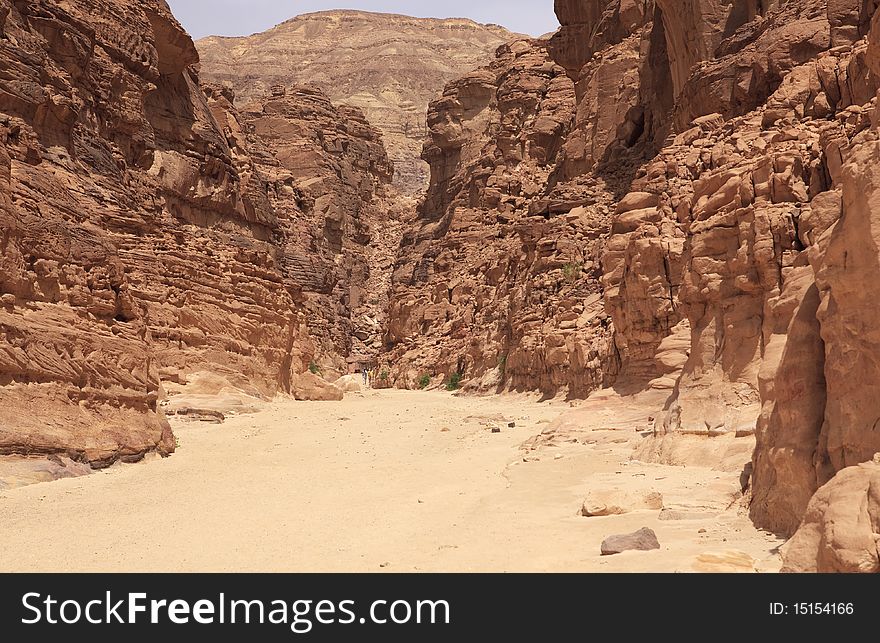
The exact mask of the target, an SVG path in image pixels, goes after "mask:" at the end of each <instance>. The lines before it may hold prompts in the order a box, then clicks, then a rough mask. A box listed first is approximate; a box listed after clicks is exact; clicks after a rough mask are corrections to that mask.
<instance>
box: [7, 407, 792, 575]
mask: <svg viewBox="0 0 880 643" xmlns="http://www.w3.org/2000/svg"><path fill="white" fill-rule="evenodd" d="M566 412H570V410H569V408H568V404H566V403H564V402H559V401H551V402H549V403H548V402H543V403H538V402H537V401H536V398H527V397H518V396H514V397H510V396H507V397H503V398H501V397H489V398H468V397H456V396H450V395H448V394H446V393H439V392H420V393H415V392H406V391H371V392H369V393H366V394H353V395H349V396H347V398H346V399H345V401H343V402H338V403H336V402H334V403H313V402H293V401H287V400H283V401H282V400H280V398H279V401H276V402H275V403H271V404H267V406H266V408H265V409H263V410H261V411H260V412H259V413H257V414H253V415H241V416H238V417H232V418H230V419H228V420H227V422H226V423H225V424H222V425H207V424H204V423H198V422H196V423H187V424H184V423H180V422H178V423H177V424H176V425H175V427H174V428H175V433H176V435H177V436H178V438H179V442H180V446H179V449H178V451H177V452H176V453H175V454H174V455H173V456H171V457H169V458H166V459H155V460H151V461H148V462H145V463H141V464H135V465H116V466H114V467H112V468H110V469H108V470H105V471H102V472H98V473H95V474H92V475H88V476H84V477H81V478H75V479H65V480H59V481H56V482H52V483H47V484H36V485H30V486H26V487H21V488H17V489H7V490H4V491H2V492H0V514H2V516H3V520H2V521H0V569H2V570H4V571H6V570H13V569H14V570H16V571H31V570H33V571H43V570H53V569H56V570H57V569H66V570H69V571H123V570H124V571H169V570H177V571H245V570H247V571H377V572H412V571H468V570H476V571H545V570H554V571H557V570H558V571H606V570H607V571H622V570H630V571H755V570H760V571H763V570H772V569H775V568H778V561H777V557H776V556H775V554H774V553H773V550H774V548H775V547H776V546H777V545H778V544H779V541H777V540H776V539H774V538H772V537H769V536H767V535H766V534H764V533H762V532H759V531H757V530H756V529H755V528H754V527H753V526H752V525H751V523H750V522H749V521H748V520H747V518H746V517H745V516H744V515H743V514H742V512H741V510H738V509H737V508H735V507H734V508H732V509H729V510H728V509H727V505H728V503H729V500H728V499H727V497H726V494H727V493H728V492H729V490H730V488H731V485H733V486H735V484H736V479H737V475H736V474H731V473H721V472H718V471H712V470H709V469H702V468H700V467H689V468H684V467H667V466H662V465H656V464H644V463H639V462H636V461H629V458H630V457H631V454H632V447H633V445H634V441H638V440H639V439H640V437H639V436H640V434H639V433H637V432H634V431H632V430H631V429H629V430H625V431H624V430H618V431H604V432H603V431H594V433H595V436H596V437H595V438H593V439H589V440H584V439H581V440H579V441H578V442H575V441H573V440H575V438H574V437H572V438H571V440H563V441H561V442H559V443H557V444H554V445H545V446H542V447H538V448H535V447H530V446H526V445H532V444H535V442H534V441H533V440H531V438H532V437H533V436H535V435H536V434H540V433H541V432H543V431H545V430H547V429H548V428H551V429H552V428H554V427H555V428H556V429H557V430H560V429H561V428H564V422H562V423H560V420H558V419H557V418H559V416H560V415H561V414H564V413H566ZM611 413H617V411H616V410H615V409H610V412H609V415H608V416H609V417H610V414H611ZM617 415H618V417H619V413H617ZM602 416H603V414H602V413H596V414H595V417H596V418H597V421H599V418H601V417H602ZM511 423H513V424H515V427H509V426H508V425H509V424H511ZM493 427H496V428H501V432H500V433H493V432H492V428H493ZM584 442H594V443H593V444H585V443H584ZM644 485H650V486H651V487H652V488H656V489H657V490H658V491H661V492H662V493H663V496H664V504H665V507H664V510H663V512H658V511H657V510H651V511H634V512H632V513H629V514H627V515H622V516H609V517H600V518H584V517H581V516H579V515H577V514H578V510H579V509H580V506H581V503H582V502H583V499H584V495H585V494H586V493H587V492H589V491H591V490H592V491H596V490H601V489H615V490H637V489H639V488H642V487H643V486H644ZM681 502H686V503H687V505H688V506H687V507H683V506H682V505H681V504H680V503H681ZM697 505H699V507H698V508H696V507H697ZM683 511H684V513H685V514H686V513H687V512H688V511H696V513H692V514H690V515H684V516H683V515H682V512H683ZM663 513H665V514H667V515H668V516H671V517H672V518H673V519H671V520H665V519H661V518H662V514H663ZM644 526H647V527H650V528H652V529H654V530H655V531H656V532H657V534H658V537H659V540H660V543H661V547H662V549H661V550H658V551H654V552H627V553H625V554H622V555H619V556H612V557H600V555H599V545H600V543H601V541H602V540H603V539H604V538H605V537H607V536H609V535H611V534H618V533H627V532H631V531H634V530H637V529H639V528H641V527H644Z"/></svg>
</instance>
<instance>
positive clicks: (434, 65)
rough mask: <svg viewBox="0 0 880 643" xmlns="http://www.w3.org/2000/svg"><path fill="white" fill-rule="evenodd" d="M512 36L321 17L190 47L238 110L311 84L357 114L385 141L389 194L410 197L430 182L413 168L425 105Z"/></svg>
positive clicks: (443, 24) (366, 17) (405, 21)
mask: <svg viewBox="0 0 880 643" xmlns="http://www.w3.org/2000/svg"><path fill="white" fill-rule="evenodd" d="M513 37H514V34H511V33H510V32H508V31H507V30H505V29H504V28H502V27H499V26H497V25H481V24H477V23H475V22H472V21H470V20H461V19H447V20H438V19H428V18H410V17H407V16H399V15H391V14H378V13H367V12H363V11H324V12H320V13H312V14H307V15H303V16H298V17H296V18H293V19H291V20H288V21H287V22H284V23H282V24H280V25H278V26H277V27H275V28H273V29H270V30H268V31H266V32H264V33H260V34H255V35H252V36H248V37H242V38H224V37H209V38H203V39H201V40H199V41H198V42H197V43H196V45H197V47H198V49H199V52H200V54H201V59H202V74H203V76H204V77H205V78H206V79H209V80H212V81H218V82H230V83H231V84H232V86H233V88H234V89H235V93H236V95H237V96H238V98H239V101H240V102H242V103H244V102H247V101H249V100H251V99H253V98H258V97H260V96H261V95H263V94H266V93H268V92H269V90H270V88H271V87H272V86H274V85H293V84H302V83H314V84H316V85H317V86H318V87H320V88H321V89H323V90H324V91H325V92H326V93H327V94H328V95H329V96H330V98H331V99H332V100H333V101H334V102H335V103H339V102H343V103H345V104H347V105H351V106H354V107H358V108H360V109H361V110H363V112H364V113H365V114H366V116H367V118H368V120H369V121H370V122H371V123H372V124H373V125H375V126H376V127H378V128H379V129H380V130H381V131H382V133H383V135H384V139H385V142H386V145H387V147H388V151H389V154H390V156H391V159H392V161H393V162H394V165H395V168H396V177H395V185H396V186H397V187H398V188H400V189H401V190H402V191H404V192H406V193H409V194H416V193H418V192H420V191H422V190H423V189H424V187H425V186H426V185H427V182H428V177H427V174H428V168H427V166H426V165H425V164H424V163H422V162H421V161H420V160H419V149H420V148H421V145H422V142H423V141H424V138H425V108H426V106H427V105H428V102H429V101H431V100H432V99H433V98H434V97H435V96H436V95H437V94H438V93H439V92H440V91H442V89H443V86H444V85H445V84H446V83H448V82H449V81H451V80H453V79H455V78H457V77H458V76H461V75H462V74H464V73H467V72H469V71H471V70H472V69H474V68H476V67H478V66H480V65H482V64H485V63H486V62H488V61H489V60H490V59H491V57H492V54H493V52H494V51H495V49H496V48H497V47H498V46H499V45H501V44H503V43H504V42H506V41H508V40H510V39H512V38H513Z"/></svg>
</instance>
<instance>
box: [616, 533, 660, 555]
mask: <svg viewBox="0 0 880 643" xmlns="http://www.w3.org/2000/svg"><path fill="white" fill-rule="evenodd" d="M654 549H660V542H659V541H658V540H657V534H655V533H654V530H653V529H648V528H647V527H643V528H642V529H639V530H638V531H636V532H633V533H631V534H620V535H617V536H608V538H606V539H605V540H603V541H602V548H601V550H602V555H603V556H613V555H614V554H622V553H623V552H625V551H651V550H654Z"/></svg>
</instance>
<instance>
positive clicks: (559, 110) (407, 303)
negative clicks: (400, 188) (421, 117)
mask: <svg viewBox="0 0 880 643" xmlns="http://www.w3.org/2000/svg"><path fill="white" fill-rule="evenodd" d="M573 108H574V87H573V84H572V82H571V80H570V79H569V78H568V77H567V75H566V73H565V70H564V69H563V68H562V67H560V66H558V65H555V64H554V63H553V62H552V61H551V60H550V59H549V57H548V54H547V50H546V44H544V43H541V42H537V41H526V40H522V41H517V42H515V43H512V44H510V45H507V46H504V47H502V48H501V49H500V50H499V55H498V58H497V60H496V62H495V63H494V64H493V65H492V66H490V67H488V68H483V69H480V70H477V71H475V72H474V73H472V74H470V75H468V76H466V77H465V78H463V79H461V80H460V81H458V82H456V83H453V84H451V85H450V86H449V87H447V90H446V92H445V93H444V95H443V97H442V98H441V99H440V100H438V101H435V102H434V103H433V104H432V105H431V109H430V115H429V121H428V124H429V129H430V131H431V139H430V141H429V143H428V144H427V145H426V146H425V151H424V158H425V159H426V160H427V161H428V162H429V163H430V164H431V168H432V172H431V187H430V189H429V191H428V194H427V196H426V198H425V201H424V203H423V204H422V206H421V207H420V210H419V218H418V220H417V222H416V224H415V226H414V227H413V228H412V229H411V230H410V232H408V233H407V235H406V237H405V238H404V242H403V246H402V248H401V255H400V258H399V259H398V264H397V268H396V271H395V275H394V284H395V290H394V297H393V300H392V308H391V314H390V318H391V319H390V326H389V331H388V342H389V345H390V346H391V347H392V348H391V350H390V352H389V354H388V356H387V360H388V361H389V362H390V364H391V365H392V367H393V368H392V372H391V374H392V378H393V379H394V380H395V381H396V383H397V385H398V386H404V387H415V386H417V384H418V380H419V378H420V377H421V376H423V375H425V374H427V375H435V374H442V375H445V376H451V375H452V374H453V373H456V372H457V373H461V374H465V375H466V376H467V377H468V378H470V379H471V381H472V383H473V384H474V385H476V386H477V387H478V388H480V389H482V390H496V389H500V388H503V387H510V388H513V389H526V390H529V389H540V390H544V391H546V392H548V393H553V392H556V391H557V390H560V389H562V388H565V387H570V388H571V390H572V391H574V390H579V391H581V392H582V393H586V392H587V391H588V390H589V389H591V388H595V387H596V386H600V385H602V383H603V379H602V378H603V377H604V376H603V372H611V370H612V366H611V362H612V357H613V356H612V355H611V353H610V343H609V334H608V333H607V331H606V328H607V316H606V315H605V313H604V311H603V310H602V303H601V296H600V295H599V294H598V293H599V284H598V280H597V274H598V268H599V267H598V264H597V262H595V261H594V260H593V257H595V252H593V251H592V250H591V247H592V245H593V244H596V243H597V242H598V240H599V239H600V238H601V237H602V236H603V235H604V229H605V226H606V223H605V222H604V221H602V220H595V219H594V220H589V219H588V218H587V217H586V216H584V209H583V208H582V207H581V208H578V207H576V206H579V205H582V204H585V203H587V202H588V201H591V202H592V201H595V199H600V198H603V197H601V195H599V196H597V197H594V198H590V197H588V196H587V194H586V190H583V191H582V192H581V194H580V196H578V198H579V199H580V201H572V200H571V198H569V197H566V196H564V195H563V196H559V195H555V196H554V195H551V193H550V191H548V189H547V186H548V183H549V181H550V173H551V171H552V170H553V169H554V163H555V161H556V158H557V155H558V151H559V147H560V143H561V141H562V140H563V137H564V135H565V132H566V128H567V126H568V123H569V122H570V120H571V116H572V112H573ZM560 213H564V214H560Z"/></svg>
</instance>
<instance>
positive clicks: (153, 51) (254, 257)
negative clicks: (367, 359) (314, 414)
mask: <svg viewBox="0 0 880 643" xmlns="http://www.w3.org/2000/svg"><path fill="white" fill-rule="evenodd" d="M0 31H2V38H0V69H2V70H3V71H2V73H0V113H2V115H0V142H2V148H0V199H2V201H0V453H17V454H24V455H31V454H65V455H67V456H70V457H72V458H74V459H76V460H80V461H85V462H89V463H92V464H93V465H97V466H101V465H105V464H109V463H110V462H113V461H115V460H117V459H125V460H130V459H137V458H139V457H141V456H142V455H143V454H144V453H146V452H150V451H157V452H159V453H162V454H167V453H170V452H171V451H172V450H173V449H174V438H173V436H172V434H171V431H170V429H169V425H168V423H167V422H166V421H165V419H164V416H163V414H162V412H161V409H160V408H159V406H158V404H159V401H160V397H161V396H162V384H161V383H162V381H165V382H175V383H184V382H186V381H187V379H188V378H189V377H190V376H191V375H192V374H193V373H195V372H196V371H200V370H210V371H212V372H213V373H215V374H216V375H217V376H219V377H222V378H225V380H226V381H228V382H229V383H230V385H232V386H234V387H237V388H239V389H241V390H243V391H246V392H247V393H249V394H252V395H254V396H270V395H273V394H274V393H276V392H295V391H301V392H304V393H303V394H304V395H308V391H310V390H317V388H320V387H316V386H312V385H311V384H310V382H308V381H305V382H301V381H300V380H302V379H303V376H302V375H301V374H302V373H304V372H305V371H306V370H307V367H308V366H309V364H310V363H311V362H313V361H314V360H316V359H322V358H326V359H327V361H328V363H329V364H330V365H331V366H339V367H340V368H345V359H346V357H347V356H348V353H349V352H350V351H351V350H353V346H352V344H353V342H351V341H348V342H346V341H337V340H340V337H341V336H343V335H348V334H351V335H354V336H357V333H358V328H356V327H355V326H356V325H355V324H354V322H352V321H351V319H353V318H354V317H355V311H358V310H360V306H361V302H359V301H354V300H355V299H357V297H358V295H357V293H358V292H359V291H358V289H359V288H360V289H361V290H362V289H363V284H365V283H366V282H367V280H368V279H369V275H367V274H365V273H366V268H365V266H366V265H367V264H368V263H369V261H368V259H367V258H365V254H367V253H366V251H363V252H361V251H358V250H357V248H366V247H367V246H368V245H369V244H370V242H371V239H372V237H371V236H370V235H371V231H372V230H373V229H374V227H375V222H373V221H372V220H370V217H369V216H368V215H365V214H363V212H362V209H363V207H365V206H363V205H362V204H363V203H370V202H371V200H372V197H373V191H374V190H375V191H378V190H380V188H381V186H382V185H384V184H386V183H388V182H389V181H390V177H391V173H392V169H391V165H390V163H389V161H388V159H387V155H386V154H385V152H384V149H383V148H382V144H381V140H380V137H379V135H378V133H377V132H376V130H374V129H373V128H372V127H371V126H369V125H368V124H366V122H365V121H364V119H363V117H362V115H360V114H359V113H357V112H356V110H351V109H344V110H339V111H335V108H333V107H332V106H331V105H330V104H329V101H328V100H327V99H326V98H325V97H322V96H320V95H318V94H317V93H314V92H312V93H308V92H306V93H305V94H304V97H303V98H302V99H301V101H300V103H299V104H298V105H293V106H290V105H280V104H278V101H277V100H276V101H274V102H273V101H272V100H270V101H268V102H267V103H266V105H265V106H264V108H263V109H262V110H261V111H259V113H250V114H249V115H248V118H249V120H248V121H245V120H243V119H242V118H241V116H240V115H239V114H238V113H237V111H236V110H235V109H234V108H233V106H232V101H233V97H232V94H231V93H229V92H228V90H227V89H225V88H222V87H207V88H205V89H204V90H203V88H201V87H200V85H199V76H198V72H197V63H198V60H199V58H198V53H197V52H196V49H195V46H194V45H193V42H192V40H191V39H190V38H189V36H188V35H187V34H186V33H185V32H184V31H183V29H182V28H181V27H180V25H179V24H178V23H177V22H176V20H175V19H174V18H173V16H172V15H171V13H170V11H169V9H168V7H167V5H166V4H165V3H164V2H163V1H162V0H151V1H149V2H143V3H138V4H137V5H131V4H129V3H121V2H116V1H114V0H77V1H74V2H65V3H57V2H49V1H48V0H32V1H29V2H15V3H11V2H2V3H0ZM271 119H275V122H276V124H277V125H278V127H280V128H287V129H286V132H287V133H288V134H289V135H290V139H289V140H288V141H286V143H285V144H284V145H276V142H275V140H274V139H273V138H272V136H271V130H272V127H271V126H270V125H269V121H270V120H271ZM261 129H262V130H264V131H263V134H264V135H265V136H266V139H267V140H266V141H265V142H262V143H261V142H259V141H260V140H261V139H259V135H258V134H255V132H256V131H257V130H261ZM251 147H253V148H254V149H255V150H256V152H253V153H252V152H251V151H250V149H251ZM321 182H323V184H322V183H321ZM319 184H320V187H318V186H319ZM371 212H372V213H373V214H375V216H376V217H380V216H384V215H385V214H386V209H383V208H378V209H374V210H372V211H371ZM349 252H351V254H352V256H351V257H349V256H348V253H349ZM324 264H327V266H325V265H324ZM313 267H314V269H312V268H313ZM319 282H320V283H319ZM345 289H348V291H349V292H346V293H345V295H346V296H343V293H342V290H345ZM325 295H326V296H327V297H329V298H332V297H338V298H339V302H338V303H337V302H336V301H334V302H332V305H331V303H330V300H329V299H328V300H327V301H323V300H321V299H320V298H321V297H324V296H325ZM365 317H366V315H365ZM337 318H338V319H337ZM343 320H348V321H343ZM337 326H338V327H339V328H337ZM376 334H378V333H376ZM365 337H366V338H367V339H369V337H368V336H365ZM306 379H308V378H306ZM322 395H323V393H322Z"/></svg>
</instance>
